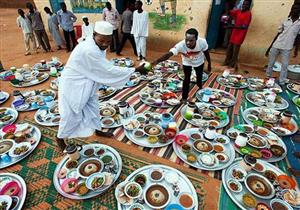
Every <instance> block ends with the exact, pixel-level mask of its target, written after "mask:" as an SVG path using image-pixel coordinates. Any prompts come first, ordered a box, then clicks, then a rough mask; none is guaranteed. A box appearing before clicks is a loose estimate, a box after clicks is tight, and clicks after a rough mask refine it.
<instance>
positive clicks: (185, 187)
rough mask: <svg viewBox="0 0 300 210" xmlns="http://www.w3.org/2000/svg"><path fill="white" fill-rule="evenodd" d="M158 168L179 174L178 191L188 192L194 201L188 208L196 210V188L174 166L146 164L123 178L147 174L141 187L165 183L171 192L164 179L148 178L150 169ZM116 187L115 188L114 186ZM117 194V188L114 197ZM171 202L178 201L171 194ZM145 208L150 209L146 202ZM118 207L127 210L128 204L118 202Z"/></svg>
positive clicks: (130, 178)
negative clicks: (155, 180) (144, 183)
mask: <svg viewBox="0 0 300 210" xmlns="http://www.w3.org/2000/svg"><path fill="white" fill-rule="evenodd" d="M157 168H158V169H160V170H163V171H164V172H169V171H171V172H174V173H177V174H178V175H179V181H178V186H179V189H180V192H187V193H190V194H191V195H192V196H193V198H194V202H195V205H194V207H193V208H192V209H190V210H197V209H198V208H197V207H198V206H199V204H198V196H197V193H196V190H195V188H194V186H193V184H192V183H191V181H190V180H189V179H188V178H187V177H186V176H185V175H184V174H183V173H182V172H180V171H179V170H177V169H174V168H171V167H169V166H166V165H154V164H153V165H148V166H144V167H142V168H139V169H137V170H136V171H134V172H133V173H131V174H130V175H129V176H128V177H127V178H126V180H125V182H131V181H133V180H134V177H135V176H136V175H137V174H144V175H146V176H147V182H146V185H145V186H144V187H143V188H144V189H145V188H146V187H147V186H149V185H150V184H152V183H160V184H163V185H165V186H166V187H167V188H168V189H169V190H170V192H171V193H172V192H173V190H172V186H171V185H170V184H168V183H167V182H166V180H164V179H163V180H162V181H160V182H152V181H151V180H150V178H149V176H150V172H151V170H153V169H157ZM116 189H117V188H116ZM116 196H117V190H116V191H115V197H116ZM171 203H178V198H177V197H176V196H174V195H173V196H172V197H171V201H170V203H169V204H171ZM143 206H144V208H145V210H151V208H150V207H148V206H147V205H146V204H143ZM118 209H119V210H129V209H130V206H125V205H122V204H120V203H118Z"/></svg>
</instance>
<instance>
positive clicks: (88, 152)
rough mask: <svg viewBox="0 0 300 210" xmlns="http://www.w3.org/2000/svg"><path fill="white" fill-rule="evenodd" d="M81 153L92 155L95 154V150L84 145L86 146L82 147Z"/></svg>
mask: <svg viewBox="0 0 300 210" xmlns="http://www.w3.org/2000/svg"><path fill="white" fill-rule="evenodd" d="M81 153H82V155H83V156H84V157H92V156H94V154H95V150H94V148H93V147H91V146H86V147H84V148H82V151H81Z"/></svg>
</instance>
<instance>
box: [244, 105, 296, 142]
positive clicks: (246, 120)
mask: <svg viewBox="0 0 300 210" xmlns="http://www.w3.org/2000/svg"><path fill="white" fill-rule="evenodd" d="M262 108H263V107H252V108H248V109H246V110H244V111H243V119H244V120H245V122H246V123H248V124H251V125H253V122H252V121H251V120H249V119H248V118H247V115H248V114H250V113H251V111H252V110H256V111H258V112H260V111H261V109H262ZM290 123H292V124H293V125H294V126H295V129H294V130H293V131H291V133H289V134H281V133H278V132H276V131H275V130H272V129H271V130H272V131H273V132H274V133H276V134H277V135H278V136H290V135H293V134H295V133H297V131H298V129H299V128H298V125H297V123H296V121H295V120H294V119H293V118H292V119H291V121H290ZM275 124H276V123H275ZM276 127H278V126H276ZM279 127H280V126H279Z"/></svg>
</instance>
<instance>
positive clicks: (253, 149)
mask: <svg viewBox="0 0 300 210" xmlns="http://www.w3.org/2000/svg"><path fill="white" fill-rule="evenodd" d="M226 135H227V136H228V137H230V138H231V140H232V141H231V142H230V143H231V144H232V146H233V147H234V149H235V151H236V152H238V153H239V154H242V155H250V156H252V157H254V158H256V159H261V160H265V161H267V162H271V163H273V162H277V161H280V160H282V159H284V158H285V157H286V155H287V148H286V145H285V143H284V142H283V140H282V139H281V138H280V137H279V136H278V135H277V134H275V133H274V132H272V131H270V130H268V129H266V128H264V127H260V126H254V125H249V124H239V125H235V126H233V127H231V128H230V129H228V130H227V131H226Z"/></svg>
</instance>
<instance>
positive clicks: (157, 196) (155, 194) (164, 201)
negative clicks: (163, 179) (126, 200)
mask: <svg viewBox="0 0 300 210" xmlns="http://www.w3.org/2000/svg"><path fill="white" fill-rule="evenodd" d="M125 192H126V191H125ZM144 200H145V203H146V204H147V205H148V206H149V207H150V208H151V209H163V208H165V207H166V206H167V205H168V204H169V203H170V201H171V193H170V191H169V189H168V188H167V187H166V186H164V185H162V184H151V185H149V186H148V187H147V188H146V189H145V192H144Z"/></svg>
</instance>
